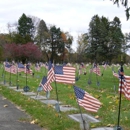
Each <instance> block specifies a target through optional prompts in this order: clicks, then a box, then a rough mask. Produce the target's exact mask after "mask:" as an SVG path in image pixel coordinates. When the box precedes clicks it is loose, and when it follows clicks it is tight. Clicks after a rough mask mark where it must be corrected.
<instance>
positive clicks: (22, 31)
mask: <svg viewBox="0 0 130 130" xmlns="http://www.w3.org/2000/svg"><path fill="white" fill-rule="evenodd" d="M33 31H34V25H33V22H32V19H31V18H30V17H27V16H26V15H25V14H24V13H23V15H22V16H21V17H20V18H19V20H18V34H19V35H20V36H21V37H22V39H23V40H21V43H24V44H26V43H27V42H32V41H33V40H34V38H33Z"/></svg>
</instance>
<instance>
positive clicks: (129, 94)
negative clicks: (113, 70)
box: [119, 69, 130, 100]
mask: <svg viewBox="0 0 130 130" xmlns="http://www.w3.org/2000/svg"><path fill="white" fill-rule="evenodd" d="M121 75H122V76H121ZM119 92H121V93H123V94H124V96H125V97H126V98H127V99H128V100H130V76H126V75H124V72H123V69H121V70H120V74H119Z"/></svg>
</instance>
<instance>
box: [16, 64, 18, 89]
mask: <svg viewBox="0 0 130 130" xmlns="http://www.w3.org/2000/svg"><path fill="white" fill-rule="evenodd" d="M16 67H17V77H16V89H17V90H18V89H19V85H18V63H17V64H16Z"/></svg>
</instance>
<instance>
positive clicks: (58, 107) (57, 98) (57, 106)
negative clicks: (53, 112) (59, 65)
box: [54, 67, 60, 112]
mask: <svg viewBox="0 0 130 130" xmlns="http://www.w3.org/2000/svg"><path fill="white" fill-rule="evenodd" d="M54 82H55V90H56V100H57V103H56V104H55V107H56V109H57V111H58V112H60V106H59V97H58V92H57V83H56V77H55V67H54Z"/></svg>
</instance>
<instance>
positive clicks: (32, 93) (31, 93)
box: [22, 92, 36, 96]
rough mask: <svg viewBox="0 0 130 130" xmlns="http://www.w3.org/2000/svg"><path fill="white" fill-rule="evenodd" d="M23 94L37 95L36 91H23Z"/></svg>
mask: <svg viewBox="0 0 130 130" xmlns="http://www.w3.org/2000/svg"><path fill="white" fill-rule="evenodd" d="M22 94H24V95H27V96H32V95H36V93H34V92H22Z"/></svg>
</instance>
